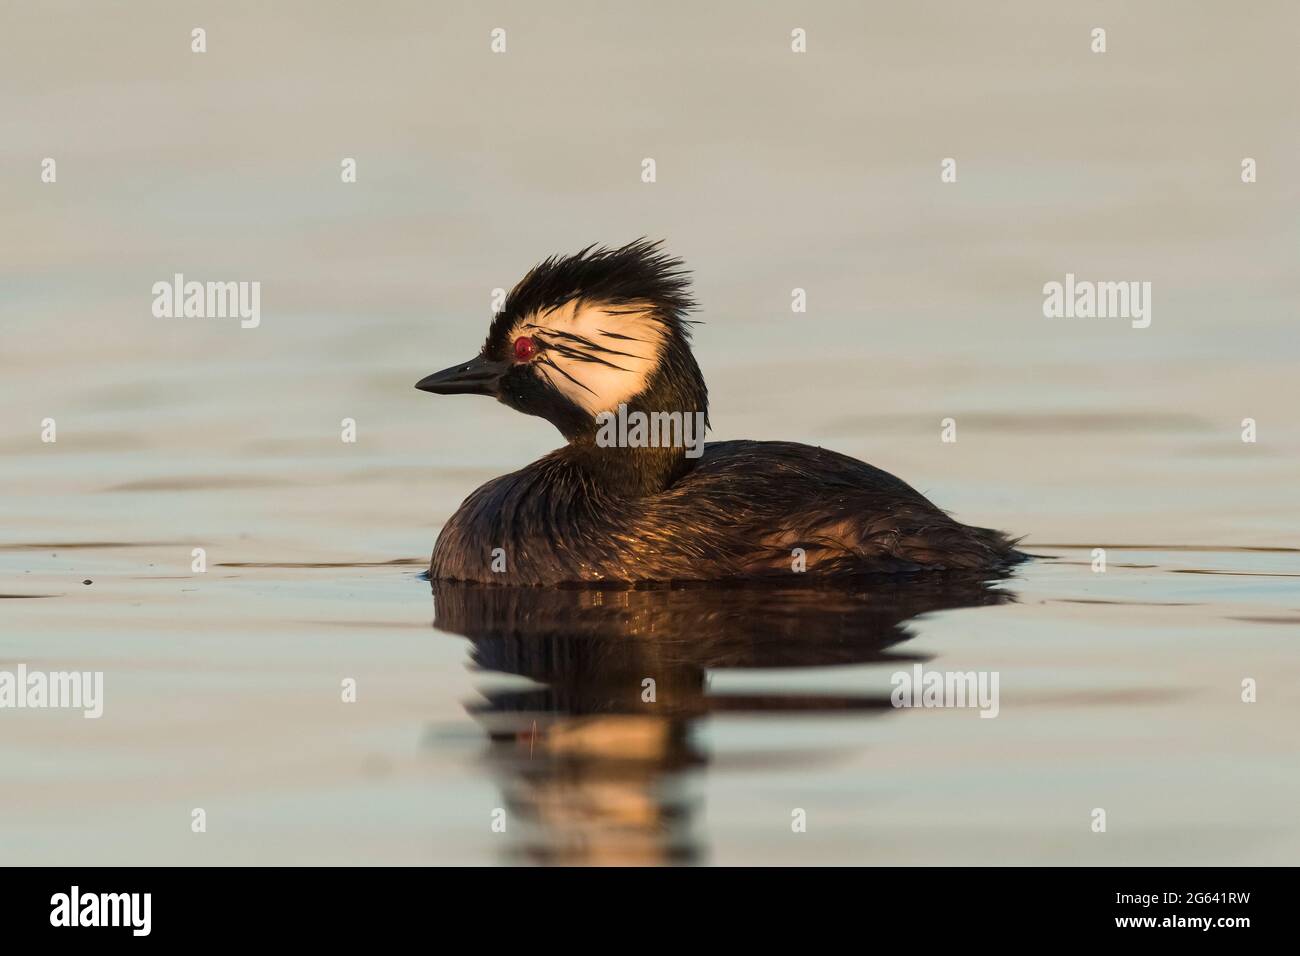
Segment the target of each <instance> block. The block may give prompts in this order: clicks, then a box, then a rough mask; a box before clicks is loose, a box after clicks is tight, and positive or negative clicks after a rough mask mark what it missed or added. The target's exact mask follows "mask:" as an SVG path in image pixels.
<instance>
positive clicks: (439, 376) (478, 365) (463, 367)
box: [415, 355, 510, 395]
mask: <svg viewBox="0 0 1300 956" xmlns="http://www.w3.org/2000/svg"><path fill="white" fill-rule="evenodd" d="M509 367H510V363H509V362H494V361H492V360H491V359H489V358H485V357H484V356H482V355H479V356H477V357H475V358H472V359H470V360H469V361H468V362H461V363H460V364H459V365H453V366H452V367H451V368H445V369H443V370H442V371H441V372H434V373H433V374H432V375H427V376H425V377H424V378H422V379H420V380H419V381H418V382H416V383H415V387H416V388H418V389H420V390H421V391H425V392H433V393H434V394H435V395H495V394H496V393H497V383H498V382H499V381H500V380H501V376H502V375H504V374H505V373H506V370H507V369H508V368H509Z"/></svg>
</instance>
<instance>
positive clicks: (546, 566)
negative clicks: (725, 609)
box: [418, 242, 1024, 586]
mask: <svg viewBox="0 0 1300 956" xmlns="http://www.w3.org/2000/svg"><path fill="white" fill-rule="evenodd" d="M679 266H680V263H679V262H678V261H677V260H673V259H669V258H667V257H665V256H663V255H662V254H661V253H659V252H658V250H657V246H655V245H654V244H651V243H645V242H637V243H633V244H631V245H629V246H624V247H622V248H621V249H614V250H599V251H595V252H593V251H592V250H590V249H588V250H584V251H583V252H581V253H578V254H577V255H576V256H572V257H568V258H564V259H549V260H547V261H546V262H544V263H542V264H541V265H539V266H537V267H536V268H534V269H533V270H532V271H531V272H530V273H529V274H528V275H527V276H525V277H524V279H523V280H521V281H520V283H519V284H518V285H517V286H516V287H515V288H514V289H513V290H512V291H511V293H510V296H509V297H508V299H507V302H506V306H505V309H504V310H503V311H502V312H501V313H500V314H499V315H498V316H497V318H496V319H495V320H494V321H493V324H492V328H491V330H490V331H489V334H488V340H487V342H486V343H485V345H484V347H483V350H482V353H481V354H480V355H479V356H477V357H476V358H474V359H472V360H471V361H469V362H465V363H462V364H460V365H455V366H452V367H451V368H448V369H446V370H444V371H442V372H438V373H436V374H434V375H431V376H429V377H427V378H426V379H424V380H423V381H421V382H420V383H419V386H418V387H420V388H422V389H425V390H426V391H431V392H436V393H442V394H453V393H477V394H486V395H492V396H494V397H496V398H497V399H498V400H499V401H501V402H503V403H505V404H507V405H510V406H511V407H513V408H516V409H518V410H519V411H523V412H526V413H528V414H533V415H539V416H541V417H544V418H546V419H548V420H549V421H551V422H552V423H553V424H554V425H555V426H556V427H557V428H559V430H560V432H561V433H562V434H563V435H564V436H565V438H566V439H568V444H567V445H565V446H564V447H563V448H560V449H558V450H557V451H554V452H552V453H551V454H549V455H547V456H545V457H544V458H542V459H540V460H538V461H536V462H533V463H532V464H531V465H528V466H527V467H525V468H522V469H520V470H519V471H516V472H512V473H511V474H508V475H503V476H501V477H499V478H495V479H493V480H492V481H489V482H488V483H487V484H485V485H483V486H482V487H481V488H479V489H478V490H477V491H475V492H474V493H473V494H471V495H470V496H469V498H467V499H466V500H465V502H464V503H463V504H462V505H461V506H460V508H459V509H458V510H457V511H456V513H455V514H454V515H453V516H452V517H451V519H450V520H449V521H447V523H446V524H445V525H444V526H443V529H442V532H441V533H440V534H439V536H438V542H437V545H436V546H435V548H434V552H433V559H432V562H431V564H430V568H429V573H430V576H431V577H432V578H433V579H434V580H449V581H451V580H458V581H473V582H479V583H484V584H505V585H542V586H546V585H552V586H553V585H600V584H610V583H625V584H634V583H644V582H670V581H723V580H732V579H752V578H766V577H776V576H781V577H785V578H787V579H789V578H790V576H791V575H799V574H806V575H812V576H814V577H818V578H820V577H825V576H831V575H854V574H876V573H902V572H916V571H939V570H948V571H956V570H963V571H969V570H994V569H997V568H1000V567H1003V566H1005V565H1008V564H1011V563H1014V562H1015V561H1018V560H1021V559H1022V558H1023V557H1024V556H1023V555H1022V554H1020V552H1018V551H1016V550H1015V548H1014V542H1013V541H1012V540H1011V539H1010V538H1008V537H1007V536H1006V535H1003V534H1002V533H1000V532H997V531H992V530H989V529H985V528H975V527H971V526H968V525H963V524H960V523H958V522H957V521H954V520H953V519H952V518H950V517H949V516H948V515H947V514H946V513H944V512H943V511H941V510H940V509H938V508H937V507H935V506H934V505H933V504H931V503H930V502H929V501H928V500H927V499H926V498H925V497H924V496H922V495H921V494H920V493H918V492H917V491H915V490H914V489H913V488H911V487H910V486H909V485H907V484H906V483H904V482H903V481H901V480H899V479H898V478H895V477H894V476H893V475H890V474H888V473H887V472H884V471H881V470H880V469H878V468H873V467H872V466H871V465H867V464H865V463H863V462H861V461H858V460H856V459H853V458H849V457H847V456H844V455H840V454H837V453H835V452H832V451H828V450H826V449H822V448H814V447H812V446H809V445H802V444H797V443H793V442H756V441H727V442H714V443H711V444H708V445H704V444H703V442H702V437H703V431H704V428H705V426H706V424H707V415H708V392H707V389H706V387H705V384H704V379H703V376H702V375H701V374H700V371H699V367H698V366H697V365H696V363H695V359H694V357H693V355H692V354H691V351H690V346H689V335H688V331H687V326H686V324H685V323H686V321H687V320H686V319H685V318H684V314H685V313H686V312H687V311H688V310H689V309H690V308H691V307H692V305H693V303H692V302H691V300H690V298H689V297H688V295H687V293H686V286H687V284H686V279H685V274H684V273H683V272H681V271H680V269H679V268H678V267H679ZM616 408H617V409H618V416H619V418H620V421H623V420H625V419H626V418H634V417H635V416H637V415H641V416H643V419H644V418H657V417H658V418H662V419H663V420H667V418H668V417H669V416H676V417H677V421H678V422H682V421H685V422H686V423H687V424H688V425H689V424H690V423H691V422H692V421H695V420H698V423H699V428H698V429H696V430H692V429H690V428H685V429H682V428H680V427H679V428H678V430H677V431H676V432H675V433H674V432H673V431H672V430H671V429H669V430H667V431H665V432H664V433H663V434H664V435H665V436H668V437H673V436H674V435H675V439H676V440H673V441H668V440H665V441H663V442H662V443H661V442H660V441H659V440H658V438H659V433H658V432H656V433H655V434H656V437H655V439H654V440H653V442H646V441H644V440H643V441H637V440H635V439H632V440H629V439H628V432H627V430H626V429H621V430H620V431H619V432H618V440H617V441H613V440H611V435H613V429H609V428H606V427H605V426H606V425H608V424H609V423H610V421H611V419H612V417H613V415H614V410H615V409H616ZM696 432H697V433H698V436H699V439H700V440H699V441H698V442H695V441H694V440H693V438H692V437H691V436H692V435H693V434H695V433H696ZM631 434H633V435H634V436H635V432H632V433H631ZM683 435H685V436H686V440H685V441H684V442H683V441H681V440H680V439H681V438H682V437H683Z"/></svg>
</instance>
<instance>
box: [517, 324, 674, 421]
mask: <svg viewBox="0 0 1300 956" xmlns="http://www.w3.org/2000/svg"><path fill="white" fill-rule="evenodd" d="M521 335H528V336H532V337H533V338H534V339H536V340H537V342H538V343H539V344H540V345H541V350H540V352H539V354H538V356H537V358H535V359H534V360H533V361H534V362H535V363H536V365H537V370H538V372H539V373H540V374H542V375H544V376H545V377H546V379H547V381H549V382H550V383H551V384H552V385H553V386H555V388H556V389H558V390H559V391H560V392H561V393H562V394H563V395H564V396H565V397H566V398H568V399H569V400H570V401H571V402H573V403H574V404H575V405H578V406H579V407H581V408H583V409H585V410H586V411H588V412H590V413H591V414H592V415H593V416H594V415H596V414H598V413H599V412H606V411H614V410H615V409H616V408H617V407H618V404H619V403H620V402H626V401H627V400H628V399H630V398H632V396H634V395H636V394H637V393H639V392H642V391H644V390H645V388H646V386H647V385H648V384H649V381H650V376H651V375H652V374H653V373H654V370H655V366H656V365H658V364H659V356H660V355H661V354H662V352H663V348H664V341H665V331H664V326H663V323H662V322H661V321H660V320H659V319H658V318H656V317H655V315H654V313H653V311H652V310H651V308H650V307H649V306H648V305H645V304H644V303H625V304H620V305H610V304H608V303H597V302H584V301H574V302H569V303H566V304H565V305H562V306H559V307H557V308H554V309H550V310H548V311H545V312H540V313H534V314H532V315H527V316H525V317H524V318H523V319H521V320H520V321H519V322H518V323H517V324H516V325H515V327H514V328H513V329H512V330H511V332H510V341H511V342H513V341H514V340H515V339H516V338H518V337H519V336H521Z"/></svg>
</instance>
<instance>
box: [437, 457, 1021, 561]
mask: <svg viewBox="0 0 1300 956" xmlns="http://www.w3.org/2000/svg"><path fill="white" fill-rule="evenodd" d="M497 549H499V550H497ZM494 553H495V554H496V555H498V556H499V557H500V559H501V560H500V561H498V562H497V564H496V570H493V564H494V562H493V555H494ZM1017 556H1018V553H1017V552H1015V551H1014V550H1013V548H1012V542H1011V541H1009V540H1008V539H1007V538H1006V537H1005V536H1004V535H1002V534H1000V533H998V532H996V531H990V530H988V529H984V528H972V527H969V526H967V525H963V524H960V523H958V522H956V521H954V520H953V519H952V518H950V517H948V515H946V514H945V513H944V512H942V511H940V510H939V509H938V508H936V507H935V506H934V505H933V504H931V503H930V502H929V501H928V500H926V498H925V497H923V496H922V495H921V494H920V493H918V492H917V491H915V490H914V489H913V488H911V487H910V486H909V485H907V484H906V483H904V482H902V481H900V480H899V479H897V478H895V477H894V476H893V475H890V474H889V473H887V472H884V471H881V470H880V469H878V468H873V467H872V466H871V465H868V464H864V463H863V462H860V461H858V460H856V459H854V458H849V457H846V456H844V455H840V454H837V453H836V452H833V451H828V450H826V449H823V448H814V447H812V446H810V445H800V444H795V443H793V442H756V441H727V442H712V443H710V444H708V445H706V446H705V451H704V455H703V456H702V457H701V458H700V461H699V464H698V465H696V467H695V468H694V469H692V470H691V471H689V472H688V473H687V474H685V475H684V476H682V477H681V478H680V479H679V480H678V481H676V482H675V483H673V484H672V485H670V486H669V487H667V488H665V489H664V490H663V491H661V492H658V493H654V494H648V495H643V496H637V497H625V496H622V495H619V494H617V493H614V492H613V491H611V489H610V488H609V487H608V486H607V485H606V483H605V482H604V481H603V480H601V476H600V474H599V472H593V471H592V470H591V467H590V463H589V462H588V461H586V460H584V456H583V455H581V454H575V453H574V452H573V451H571V450H570V448H568V447H566V448H561V449H559V450H558V451H555V452H552V453H551V454H550V455H547V456H546V457H544V458H542V459H541V460H539V461H536V462H533V463H532V464H531V465H528V466H527V467H525V468H522V469H520V470H519V471H516V472H512V473H511V474H508V475H502V476H501V477H499V478H495V479H493V480H492V481H489V482H488V483H487V484H485V485H483V486H482V487H481V488H479V489H478V490H477V491H475V492H474V493H473V494H472V495H470V496H469V498H468V499H466V501H465V502H464V504H462V505H461V506H460V508H459V509H458V510H457V511H456V513H455V514H454V515H452V517H451V519H450V520H449V521H448V522H447V523H446V525H444V526H443V529H442V532H441V534H440V535H439V536H438V543H437V546H436V547H435V549H434V552H433V561H432V565H431V567H430V570H429V573H430V576H431V577H433V578H434V579H436V580H462V581H476V582H479V583H484V584H514V585H559V584H578V583H581V584H599V583H609V582H643V581H716V580H726V579H737V578H754V577H783V578H788V577H789V576H790V575H791V574H796V573H801V572H802V573H811V574H814V575H818V576H821V575H827V574H841V575H851V574H865V573H898V572H906V571H920V570H969V569H992V568H995V567H998V566H1001V565H1005V564H1008V563H1010V562H1011V561H1012V560H1014V559H1015V557H1017Z"/></svg>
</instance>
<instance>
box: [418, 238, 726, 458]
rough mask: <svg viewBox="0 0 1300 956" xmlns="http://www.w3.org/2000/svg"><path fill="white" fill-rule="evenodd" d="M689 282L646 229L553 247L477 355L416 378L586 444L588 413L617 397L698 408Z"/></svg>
mask: <svg viewBox="0 0 1300 956" xmlns="http://www.w3.org/2000/svg"><path fill="white" fill-rule="evenodd" d="M689 287H690V282H689V278H688V274H687V273H686V272H685V270H684V269H683V263H682V261H681V260H680V259H675V258H672V257H670V256H668V255H667V254H665V253H664V252H663V251H662V250H661V249H660V244H659V243H657V242H650V241H647V240H644V239H639V240H637V241H636V242H632V243H629V244H628V245H626V246H622V247H621V248H617V249H606V248H596V247H594V246H589V247H588V248H586V249H583V250H582V251H581V252H579V253H577V254H576V255H572V256H563V257H556V256H553V257H551V258H549V259H547V260H545V261H544V262H542V263H539V264H538V265H536V266H534V267H533V268H532V270H530V271H529V273H528V274H527V275H526V276H524V277H523V278H522V279H521V280H519V283H518V284H517V285H516V286H515V287H514V288H513V289H512V290H511V291H510V294H509V295H508V296H507V297H506V301H505V305H504V307H503V308H502V309H501V311H500V312H499V313H498V314H497V315H496V317H495V318H494V319H493V320H492V325H491V327H490V328H489V329H488V336H487V341H486V342H485V343H484V344H483V349H482V351H481V352H480V353H479V354H478V355H477V356H475V357H474V358H472V359H470V360H469V361H467V362H460V363H458V364H456V365H453V366H451V367H450V368H447V369H444V370H442V371H441V372H436V373H435V374H433V375H430V376H428V377H427V378H424V379H422V380H421V381H420V382H418V383H417V384H416V386H415V387H416V388H419V389H423V390H424V391H426V392H434V393H435V394H438V395H457V394H474V395H491V396H493V397H495V398H496V399H497V400H498V401H500V402H503V403H504V404H506V405H509V406H510V407H511V408H514V409H517V410H518V411H521V412H524V413H526V414H528V415H538V416H540V417H542V418H545V419H546V420H547V421H549V422H551V423H552V424H553V425H555V426H556V427H557V428H558V429H559V430H560V432H561V433H562V434H563V435H564V436H565V438H567V439H568V440H569V441H570V442H571V443H588V442H593V441H594V440H595V436H596V434H597V431H598V428H599V419H598V416H600V415H601V413H602V412H616V411H617V409H618V406H619V405H620V404H622V405H626V406H627V408H628V409H630V410H640V411H643V412H645V413H647V414H649V413H652V412H670V413H671V412H680V413H683V414H692V415H694V414H696V413H700V414H702V415H705V416H707V414H708V391H707V389H706V388H705V385H704V378H703V376H702V375H701V374H700V369H699V366H698V365H696V363H695V358H694V356H693V355H692V354H691V348H690V331H689V329H690V322H689V320H688V319H687V318H686V315H687V313H688V312H690V311H691V309H693V308H694V302H693V301H692V300H691V297H690V292H689Z"/></svg>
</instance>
